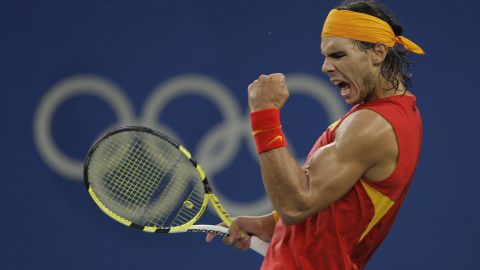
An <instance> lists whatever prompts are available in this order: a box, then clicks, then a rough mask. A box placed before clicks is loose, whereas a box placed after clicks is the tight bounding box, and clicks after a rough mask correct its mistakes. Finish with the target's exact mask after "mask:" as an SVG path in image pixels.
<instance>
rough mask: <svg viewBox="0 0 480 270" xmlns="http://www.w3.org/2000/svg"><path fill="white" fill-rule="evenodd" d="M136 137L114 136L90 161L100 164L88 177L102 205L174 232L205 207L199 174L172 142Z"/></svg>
mask: <svg viewBox="0 0 480 270" xmlns="http://www.w3.org/2000/svg"><path fill="white" fill-rule="evenodd" d="M132 133H133V132H123V133H118V134H114V135H112V136H110V137H109V138H107V139H106V140H105V142H103V144H101V145H99V147H98V149H97V151H96V152H97V153H96V155H95V156H94V157H93V156H92V159H93V158H95V159H96V160H95V162H93V161H92V162H91V164H97V165H95V166H92V167H90V168H89V174H90V175H91V176H90V179H92V180H93V181H91V185H92V187H94V190H96V192H97V193H100V194H99V195H98V196H99V198H100V200H101V201H103V202H104V203H105V205H107V207H109V208H110V209H111V210H112V211H114V212H116V213H117V214H119V215H120V216H123V217H126V218H128V219H129V220H132V221H133V222H135V223H137V224H139V225H143V226H155V227H170V226H178V225H181V224H184V223H186V222H188V221H190V220H191V219H192V218H193V217H194V216H195V215H197V213H199V211H201V210H202V205H203V198H204V190H203V185H202V184H201V182H200V181H199V175H198V173H197V172H196V170H195V169H194V167H193V166H192V164H191V163H190V161H189V160H188V159H187V158H186V157H184V156H183V154H181V153H180V152H179V151H178V149H176V148H175V147H174V146H173V145H171V144H170V143H168V142H166V141H162V139H161V138H159V137H157V136H154V135H150V134H146V133H140V132H135V133H134V134H133V135H132ZM126 142H127V143H126ZM99 190H100V192H99Z"/></svg>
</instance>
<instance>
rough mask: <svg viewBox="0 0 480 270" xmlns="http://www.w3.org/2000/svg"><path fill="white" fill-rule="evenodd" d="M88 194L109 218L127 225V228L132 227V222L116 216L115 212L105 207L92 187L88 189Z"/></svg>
mask: <svg viewBox="0 0 480 270" xmlns="http://www.w3.org/2000/svg"><path fill="white" fill-rule="evenodd" d="M88 193H90V196H91V197H92V199H93V201H94V202H95V203H96V204H97V205H98V207H99V208H100V209H102V211H103V212H104V213H105V214H107V215H108V216H109V217H111V218H113V219H114V220H116V221H118V222H120V223H122V224H123V225H126V226H130V225H131V224H132V222H131V221H128V220H126V219H124V218H122V217H120V216H118V215H117V214H115V213H114V212H112V211H110V209H108V208H107V207H106V206H105V205H103V203H102V202H101V201H100V200H99V199H98V197H97V195H95V192H93V189H92V187H89V188H88Z"/></svg>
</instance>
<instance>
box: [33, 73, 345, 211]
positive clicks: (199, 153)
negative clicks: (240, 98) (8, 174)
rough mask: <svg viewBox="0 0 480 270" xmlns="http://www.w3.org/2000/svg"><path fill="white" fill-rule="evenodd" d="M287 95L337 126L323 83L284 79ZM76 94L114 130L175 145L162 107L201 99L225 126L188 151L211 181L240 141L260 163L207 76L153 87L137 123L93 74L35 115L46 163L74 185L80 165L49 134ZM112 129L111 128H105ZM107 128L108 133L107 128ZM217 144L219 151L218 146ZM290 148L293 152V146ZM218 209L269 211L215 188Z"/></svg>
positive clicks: (335, 103)
mask: <svg viewBox="0 0 480 270" xmlns="http://www.w3.org/2000/svg"><path fill="white" fill-rule="evenodd" d="M287 87H288V89H289V91H290V95H295V94H303V95H307V96H310V97H312V98H313V99H315V100H316V101H317V102H318V103H320V104H321V105H322V106H323V108H324V109H325V111H326V112H327V114H328V118H329V120H330V122H333V121H336V120H337V119H338V118H340V117H341V116H342V115H343V114H344V113H345V110H346V108H345V105H344V102H343V100H341V99H340V98H339V96H338V95H337V94H336V91H335V90H334V89H332V87H331V86H330V85H328V84H326V83H325V82H324V81H323V80H321V79H319V78H317V77H314V76H311V75H307V74H298V73H297V74H289V75H287ZM79 95H92V96H95V97H97V98H99V99H101V100H103V101H105V102H106V103H107V104H109V105H110V106H111V107H112V109H113V111H114V113H115V114H116V116H117V122H116V123H115V124H114V126H118V125H126V124H140V125H144V126H149V127H152V128H154V129H157V130H160V131H162V132H164V133H166V134H169V135H171V136H172V137H174V138H176V139H177V140H179V141H182V139H181V136H179V134H176V133H175V131H174V130H172V129H171V128H170V127H168V126H167V125H165V124H163V123H160V122H158V119H160V116H161V114H162V113H163V111H164V109H165V108H166V106H167V105H168V104H169V103H170V102H172V101H173V100H175V99H176V98H178V97H181V96H188V95H200V96H202V97H204V98H206V99H208V100H209V101H210V102H212V103H213V104H214V105H215V106H216V107H217V108H218V109H219V111H220V113H221V115H222V119H223V121H222V122H221V123H220V124H217V125H215V126H213V127H211V128H210V129H209V130H208V131H207V132H206V134H204V135H203V136H202V138H201V140H200V142H199V143H198V146H197V149H196V151H192V152H193V153H194V156H195V157H196V158H197V159H198V161H199V163H200V164H202V167H203V168H204V170H205V171H206V172H208V174H209V180H210V181H211V184H212V185H214V181H213V178H214V176H215V175H216V174H218V173H220V172H221V171H222V170H224V169H225V168H226V167H228V165H229V163H231V162H232V160H233V159H234V158H235V156H236V155H237V152H238V151H239V148H240V146H241V142H242V139H243V138H245V137H247V138H249V139H247V141H248V149H249V152H250V153H251V156H252V157H253V158H254V159H258V157H257V155H256V151H255V144H254V142H253V140H252V139H251V135H250V133H251V131H250V124H249V123H250V119H249V117H248V115H245V116H243V115H242V114H241V111H242V110H241V108H240V107H239V105H238V103H237V101H236V100H235V98H234V97H233V96H232V95H231V91H230V90H229V89H228V88H227V87H225V86H224V85H223V84H221V83H220V82H218V81H215V80H213V79H211V78H209V77H206V76H202V75H196V74H186V75H180V76H177V77H174V78H171V79H169V80H167V81H166V82H164V83H161V84H160V85H158V86H157V87H155V88H154V90H153V91H152V93H151V95H150V96H149V97H148V98H147V101H146V103H145V104H144V106H143V110H142V112H141V115H140V116H139V117H138V118H137V117H136V116H135V114H134V109H133V106H132V104H131V102H130V101H129V99H128V97H127V96H126V95H125V94H124V92H123V91H122V89H121V88H120V87H118V86H117V85H115V84H114V83H113V82H111V81H109V80H107V79H105V78H101V77H98V76H95V75H76V76H72V77H67V78H65V79H63V80H61V81H60V82H58V83H56V84H54V85H53V86H52V87H51V88H50V89H49V90H48V91H47V93H46V94H45V96H44V97H43V98H42V99H41V101H40V103H39V106H38V108H37V111H36V113H35V116H34V127H33V136H34V140H35V144H36V146H37V148H38V151H39V153H40V156H41V157H42V159H43V160H44V162H45V163H46V164H47V165H48V166H49V167H50V168H51V169H53V170H54V171H55V172H56V173H58V174H59V175H61V176H63V177H65V178H67V179H70V180H74V181H81V180H82V177H83V175H82V174H83V161H82V160H76V159H74V158H72V157H70V156H68V155H67V154H65V153H64V152H63V151H62V150H61V149H59V147H58V146H57V145H56V143H55V142H54V139H53V135H52V119H53V117H54V114H55V112H56V110H57V109H58V108H59V106H60V105H61V104H62V103H63V102H65V101H66V100H67V99H69V98H73V97H75V96H79ZM108 128H110V127H108ZM108 128H106V129H108ZM219 145H221V146H222V147H217V146H219ZM289 149H290V150H292V151H294V149H293V145H289ZM214 188H215V187H214ZM215 191H216V192H215V193H216V194H217V196H218V197H219V199H220V201H222V204H224V205H225V207H226V208H227V209H229V211H230V212H231V213H232V214H233V215H237V214H250V215H255V214H262V213H265V212H267V211H270V210H271V206H270V202H269V201H268V198H267V197H266V196H264V197H263V198H260V199H258V200H256V201H254V202H249V203H242V204H240V203H238V202H234V201H231V200H229V199H228V198H226V197H225V196H223V195H222V193H221V192H220V191H219V190H218V189H215Z"/></svg>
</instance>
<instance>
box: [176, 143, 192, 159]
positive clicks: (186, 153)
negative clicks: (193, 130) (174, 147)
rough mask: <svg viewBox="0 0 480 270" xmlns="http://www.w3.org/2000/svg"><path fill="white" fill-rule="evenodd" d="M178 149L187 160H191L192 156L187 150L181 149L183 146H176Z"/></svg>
mask: <svg viewBox="0 0 480 270" xmlns="http://www.w3.org/2000/svg"><path fill="white" fill-rule="evenodd" d="M178 149H179V150H180V151H181V152H182V153H183V154H184V155H185V156H186V157H187V158H188V159H191V158H192V154H190V152H188V150H187V148H185V147H183V145H180V146H178Z"/></svg>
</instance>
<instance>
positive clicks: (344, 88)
mask: <svg viewBox="0 0 480 270" xmlns="http://www.w3.org/2000/svg"><path fill="white" fill-rule="evenodd" d="M335 85H336V86H337V87H338V89H340V94H341V95H342V96H347V95H349V94H350V92H351V89H352V88H351V86H350V84H349V83H347V82H344V81H337V82H335Z"/></svg>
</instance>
